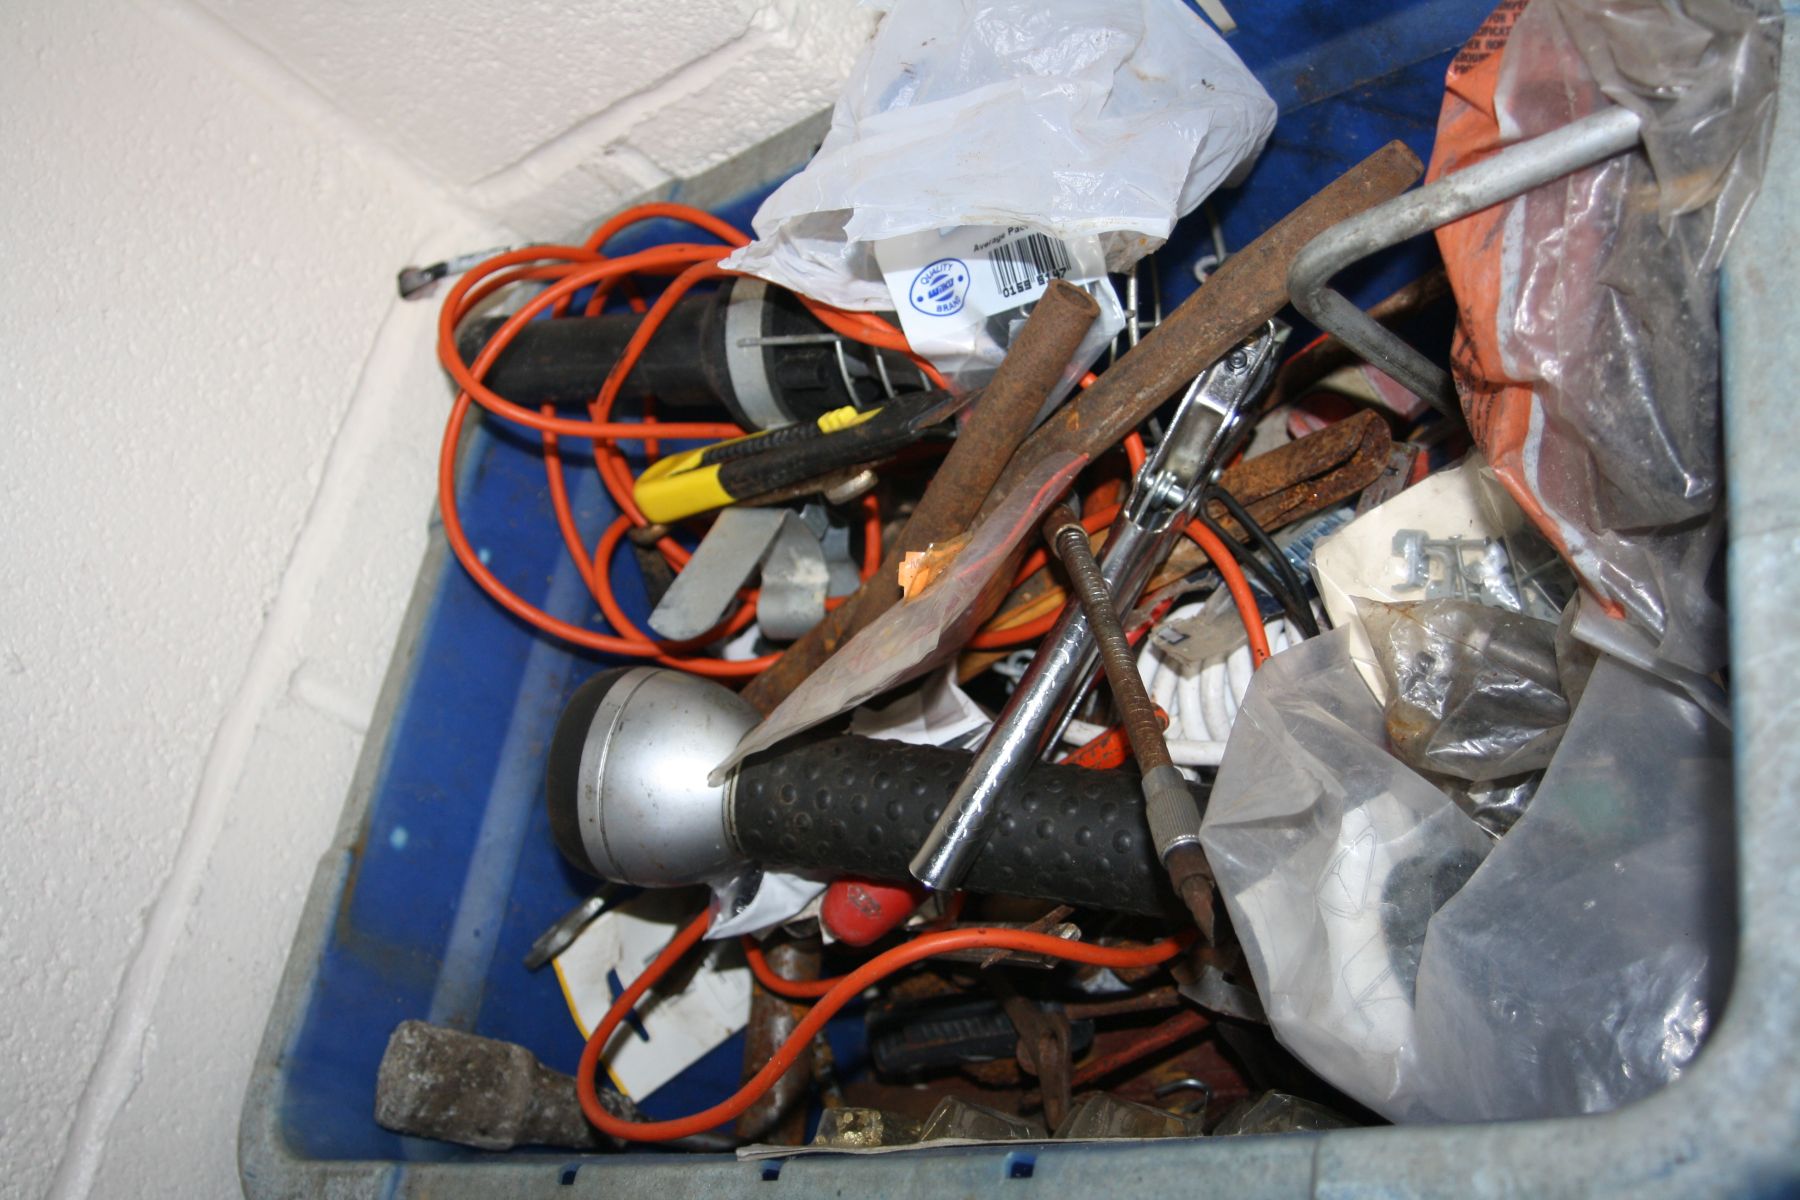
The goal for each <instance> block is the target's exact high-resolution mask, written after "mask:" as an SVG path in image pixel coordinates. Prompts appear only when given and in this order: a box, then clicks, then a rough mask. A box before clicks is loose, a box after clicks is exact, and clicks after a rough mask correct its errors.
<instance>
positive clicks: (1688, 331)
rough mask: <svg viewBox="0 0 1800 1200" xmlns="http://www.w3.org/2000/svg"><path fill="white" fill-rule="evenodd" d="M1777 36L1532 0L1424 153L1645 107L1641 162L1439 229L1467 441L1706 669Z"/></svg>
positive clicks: (1625, 2) (1629, 9) (1718, 626)
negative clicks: (1725, 406)
mask: <svg viewBox="0 0 1800 1200" xmlns="http://www.w3.org/2000/svg"><path fill="white" fill-rule="evenodd" d="M1514 11H1517V10H1516V9H1514V8H1512V7H1511V6H1502V8H1501V9H1500V10H1497V11H1496V14H1495V16H1494V17H1492V18H1490V25H1495V24H1496V23H1498V25H1499V27H1500V28H1501V30H1502V31H1503V27H1504V20H1505V14H1507V13H1509V12H1514ZM1780 28H1781V16H1780V10H1779V7H1778V6H1776V5H1775V4H1774V2H1773V0H1751V2H1749V3H1743V2H1739V0H1536V2H1535V3H1533V4H1531V5H1530V6H1529V7H1526V8H1525V10H1524V12H1523V14H1522V15H1519V16H1518V18H1517V21H1516V24H1514V25H1513V27H1512V30H1511V33H1510V36H1509V38H1508V40H1507V43H1506V48H1505V50H1504V52H1503V54H1502V56H1501V59H1500V61H1499V64H1498V70H1497V73H1496V72H1495V71H1494V70H1493V68H1492V67H1491V66H1490V64H1489V63H1487V62H1485V61H1483V59H1484V58H1485V56H1486V55H1487V54H1488V53H1489V52H1490V51H1491V49H1492V39H1491V38H1483V37H1481V36H1478V37H1477V39H1476V40H1475V41H1472V42H1471V43H1470V44H1469V47H1468V48H1466V49H1465V50H1464V52H1463V54H1462V55H1459V56H1458V58H1457V60H1456V63H1455V64H1454V65H1453V67H1452V71H1451V78H1450V81H1449V85H1448V87H1449V93H1448V94H1447V95H1446V98H1445V104H1444V111H1443V114H1442V117H1441V119H1440V123H1439V128H1438V144H1437V147H1436V150H1435V151H1434V153H1433V158H1432V164H1431V177H1432V178H1436V177H1438V176H1440V175H1442V174H1444V173H1445V172H1447V171H1450V170H1455V169H1457V168H1459V167H1462V166H1465V165H1468V164H1469V163H1471V162H1473V161H1476V160H1477V159H1479V158H1481V157H1484V156H1485V155H1486V154H1487V153H1489V152H1491V151H1492V150H1493V149H1494V148H1495V147H1496V145H1497V143H1498V141H1499V139H1500V138H1501V137H1502V136H1503V137H1504V139H1505V140H1506V141H1508V142H1510V141H1514V140H1519V139H1523V138H1529V137H1533V136H1536V135H1538V134H1541V133H1545V132H1549V131H1551V130H1554V129H1557V128H1560V127H1562V126H1563V125H1566V124H1568V123H1569V122H1570V121H1573V120H1575V119H1577V118H1579V117H1582V116H1585V115H1587V114H1589V113H1591V112H1594V111H1596V110H1597V109H1599V108H1601V107H1603V106H1605V105H1606V104H1607V102H1608V101H1611V102H1614V103H1618V104H1622V105H1625V106H1627V107H1630V108H1632V109H1634V110H1635V111H1637V112H1638V113H1639V114H1640V115H1641V116H1642V117H1643V118H1644V120H1645V125H1644V143H1645V149H1644V150H1643V151H1641V152H1633V153H1629V154H1624V155H1620V156H1618V157H1616V158H1614V159H1611V160H1609V161H1608V162H1606V163H1603V164H1600V165H1598V166H1596V167H1593V168H1589V169H1587V170H1584V171H1578V172H1576V173H1574V174H1572V175H1569V176H1567V177H1565V178H1563V179H1560V180H1555V181H1552V182H1550V183H1548V184H1545V185H1543V186H1542V187H1539V188H1537V189H1535V190H1533V191H1531V192H1529V193H1527V194H1525V195H1524V196H1521V197H1519V198H1517V199H1515V200H1512V201H1509V202H1507V203H1506V204H1504V205H1500V206H1496V208H1494V209H1491V210H1487V211H1486V212H1484V213H1480V214H1476V215H1475V216H1472V217H1469V218H1466V219H1465V220H1463V221H1458V222H1455V223H1452V224H1451V225H1448V226H1446V227H1444V228H1443V229H1442V230H1440V231H1439V232H1438V241H1439V246H1440V248H1441V249H1442V250H1443V253H1444V259H1445V263H1446V265H1447V267H1448V269H1449V273H1450V278H1451V283H1452V285H1453V287H1454V288H1455V289H1456V292H1457V298H1458V303H1459V305H1460V306H1461V308H1462V311H1463V320H1462V322H1461V324H1460V327H1459V331H1458V339H1457V347H1456V353H1455V360H1456V368H1457V370H1456V375H1457V382H1458V386H1459V390H1460V391H1461V394H1462V399H1463V407H1464V410H1465V412H1466V413H1467V414H1468V416H1469V421H1470V425H1471V428H1472V429H1473V430H1474V432H1475V435H1476V440H1477V441H1478V443H1479V444H1480V445H1481V447H1482V449H1483V450H1484V451H1485V452H1486V454H1487V456H1488V458H1489V460H1490V461H1491V462H1492V463H1493V465H1494V468H1495V470H1496V472H1497V473H1498V475H1499V477H1500V479H1501V480H1502V482H1504V484H1505V485H1506V487H1507V489H1508V490H1509V491H1510V492H1511V493H1512V494H1513V496H1514V498H1515V499H1517V500H1518V502H1519V504H1520V505H1521V507H1523V508H1524V509H1525V510H1526V511H1527V513H1529V514H1530V515H1531V516H1532V519H1533V520H1534V521H1535V522H1536V523H1537V524H1538V526H1539V527H1540V528H1541V529H1542V530H1543V531H1544V533H1545V535H1546V536H1548V537H1549V538H1550V539H1551V541H1552V542H1554V543H1555V544H1556V546H1557V547H1558V548H1559V550H1561V552H1562V553H1563V555H1564V557H1565V558H1566V559H1567V560H1568V561H1569V563H1570V565H1571V566H1572V567H1573V568H1574V569H1575V571H1576V572H1577V573H1578V574H1579V575H1580V576H1581V578H1582V580H1583V582H1584V583H1585V584H1586V586H1587V587H1588V588H1589V589H1591V590H1592V591H1593V593H1594V594H1595V595H1597V596H1598V597H1599V598H1600V599H1601V600H1602V601H1603V602H1605V604H1606V605H1607V606H1608V608H1609V609H1610V610H1611V612H1612V615H1614V616H1622V617H1623V618H1624V619H1626V620H1627V621H1629V622H1631V623H1632V624H1633V625H1635V626H1636V627H1638V628H1639V629H1641V630H1642V631H1643V632H1644V635H1645V636H1646V638H1647V640H1648V641H1649V642H1650V643H1651V644H1652V645H1653V646H1654V648H1655V651H1654V657H1656V658H1660V659H1663V660H1666V661H1668V662H1670V663H1672V664H1675V665H1676V666H1678V667H1680V668H1683V669H1686V670H1688V671H1694V672H1700V673H1705V672H1709V671H1712V670H1715V669H1716V668H1717V667H1719V666H1720V665H1721V664H1722V663H1723V662H1724V660H1725V650H1726V648H1725V627H1724V614H1723V607H1722V590H1723V588H1722V581H1721V576H1720V563H1719V561H1718V560H1719V559H1720V551H1721V549H1722V548H1723V545H1724V538H1723V519H1724V514H1723V507H1722V505H1721V503H1720V501H1721V496H1722V488H1723V477H1722V464H1721V461H1720V425H1719V421H1720V415H1719V414H1720V404H1719V336H1718V322H1717V313H1716V296H1717V278H1716V273H1717V269H1718V266H1719V264H1720V262H1721V261H1722V260H1723V257H1724V254H1725V250H1726V247H1727V244H1728V242H1729V240H1730V235H1731V233H1732V231H1733V229H1734V228H1735V227H1736V225H1737V223H1738V221H1739V220H1740V219H1741V217H1742V215H1743V213H1744V211H1745V209H1746V208H1747V207H1748V205H1749V203H1750V201H1751V200H1752V198H1753V197H1754V196H1755V194H1756V191H1757V187H1758V185H1759V182H1760V180H1761V177H1762V169H1763V162H1764V159H1765V158H1766V155H1767V150H1768V144H1769V138H1770V133H1771V128H1772V119H1773V113H1774V104H1775V97H1774V83H1775V79H1776V76H1777V71H1778V67H1779V55H1780ZM1459 72H1460V73H1459ZM1490 105H1491V109H1492V112H1491V113H1490V112H1489V111H1488V109H1489V106H1490ZM1772 199H1773V200H1775V201H1777V202H1782V201H1786V200H1787V199H1788V198H1786V197H1773V198H1772Z"/></svg>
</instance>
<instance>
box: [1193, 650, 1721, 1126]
mask: <svg viewBox="0 0 1800 1200" xmlns="http://www.w3.org/2000/svg"><path fill="white" fill-rule="evenodd" d="M1384 742H1385V728H1384V717H1383V713H1382V708H1381V705H1380V704H1379V703H1377V702H1376V700H1375V698H1374V696H1373V694H1372V693H1371V692H1370V691H1369V689H1368V687H1367V685H1366V684H1365V683H1364V682H1363V681H1362V678H1361V676H1360V675H1359V674H1358V673H1357V671H1356V668H1355V666H1354V665H1353V663H1352V661H1351V659H1350V656H1349V639H1348V633H1347V631H1345V630H1338V631H1335V632H1333V633H1330V634H1327V635H1325V636H1323V637H1320V638H1316V639H1313V640H1311V641H1308V642H1305V643H1303V644H1302V645H1300V646H1298V647H1295V648H1293V649H1290V650H1288V651H1286V652H1284V653H1282V654H1280V655H1278V656H1276V657H1275V658H1273V659H1271V660H1269V662H1268V663H1267V664H1265V665H1264V667H1263V668H1262V669H1261V670H1259V671H1258V672H1257V675H1256V678H1255V680H1254V682H1253V683H1252V685H1251V688H1250V692H1249V694H1248V695H1247V696H1246V698H1245V702H1244V707H1243V709H1242V710H1241V711H1240V713H1239V717H1238V720H1237V723H1236V725H1235V726H1234V727H1233V729H1232V735H1231V741H1230V744H1229V745H1228V747H1227V749H1226V754H1225V761H1224V763H1223V764H1222V765H1221V767H1220V769H1219V775H1218V779H1217V782H1216V783H1215V785H1214V787H1213V791H1212V797H1211V800H1210V803H1209V805H1208V808H1207V813H1206V818H1205V821H1204V823H1203V825H1202V828H1201V840H1202V842H1203V844H1204V845H1205V848H1206V851H1207V855H1208V857H1209V859H1210V860H1211V863H1212V867H1213V870H1214V872H1215V874H1216V875H1217V877H1218V880H1219V886H1220V890H1221V892H1222V894H1223V895H1224V898H1225V903H1226V907H1227V909H1228V910H1229V912H1230V914H1231V918H1232V923H1233V925H1234V927H1235V929H1236V931H1237V934H1238V936H1239V938H1240V939H1241V940H1242V942H1243V946H1244V952H1245V956H1246V959H1247V961H1248V963H1249V966H1250V970H1251V974H1252V976H1253V978H1254V980H1255V982H1256V988H1257V991H1258V993H1259V995H1260V996H1261V998H1262V1001H1263V1004H1264V1007H1265V1008H1266V1009H1267V1011H1268V1015H1269V1020H1270V1024H1271V1026H1272V1028H1273V1029H1274V1031H1275V1034H1276V1036H1277V1037H1278V1038H1279V1039H1280V1040H1281V1042H1282V1043H1283V1044H1284V1045H1285V1046H1287V1048H1288V1049H1289V1050H1291V1051H1293V1052H1294V1053H1295V1054H1296V1055H1297V1056H1298V1057H1299V1058H1300V1059H1301V1060H1302V1061H1303V1062H1305V1063H1306V1064H1307V1065H1308V1066H1309V1067H1311V1068H1312V1069H1313V1070H1314V1071H1316V1072H1318V1073H1319V1074H1320V1075H1321V1076H1322V1077H1324V1078H1325V1079H1326V1080H1328V1081H1330V1082H1331V1083H1332V1084H1333V1085H1335V1086H1336V1087H1338V1088H1340V1089H1341V1090H1343V1091H1344V1092H1345V1093H1346V1094H1348V1095H1350V1096H1351V1097H1353V1098H1354V1099H1356V1100H1358V1101H1359V1102H1361V1103H1363V1104H1365V1105H1367V1106H1368V1107H1370V1108H1372V1109H1374V1110H1375V1111H1376V1112H1379V1113H1381V1114H1382V1115H1383V1116H1385V1117H1387V1118H1389V1119H1391V1120H1395V1121H1448V1120H1469V1121H1477V1120H1501V1119H1509V1118H1521V1117H1534V1116H1556V1115H1567V1114H1573V1113H1583V1112H1597V1111H1603V1110H1606V1109H1609V1108H1612V1107H1615V1106H1617V1105H1619V1104H1623V1103H1625V1102H1627V1101H1629V1100H1632V1099H1635V1098H1637V1097H1639V1096H1642V1095H1644V1094H1646V1093H1648V1092H1650V1091H1653V1090H1654V1089H1656V1088H1657V1087H1660V1086H1662V1085H1663V1084H1665V1083H1667V1082H1668V1081H1669V1080H1671V1079H1673V1078H1674V1077H1676V1076H1677V1075H1679V1074H1680V1072H1681V1070H1682V1069H1683V1068H1684V1067H1685V1065H1686V1064H1687V1063H1688V1062H1689V1061H1690V1060H1691V1059H1692V1057H1693V1055H1694V1053H1695V1052H1696V1051H1697V1049H1698V1047H1699V1045H1700V1043H1701V1041H1702V1039H1703V1038H1704V1036H1705V1034H1706V1032H1707V1030H1708V1029H1709V1028H1710V1026H1711V1024H1712V1022H1713V1020H1714V1019H1715V1017H1716V1014H1717V1013H1718V1011H1719V1006H1720V1004H1721V1003H1722V1001H1723V998H1724V988H1725V986H1726V984H1727V982H1728V981H1729V978H1730V971H1731V957H1732V953H1733V945H1734V941H1735V927H1734V925H1733V911H1734V910H1733V901H1732V896H1733V890H1732V880H1733V867H1732V858H1731V819H1730V818H1731V763H1730V738H1729V735H1728V733H1727V731H1726V730H1725V729H1724V728H1723V727H1722V726H1720V725H1719V724H1718V723H1717V722H1716V721H1714V720H1713V719H1712V718H1710V717H1709V716H1707V715H1706V713H1705V712H1704V711H1703V710H1702V709H1700V708H1699V707H1697V706H1696V705H1695V704H1694V703H1693V702H1692V700H1691V699H1689V697H1688V696H1687V694H1686V693H1685V692H1684V691H1683V690H1682V689H1681V688H1679V687H1677V686H1675V685H1673V684H1671V683H1669V682H1668V681H1667V680H1663V679H1661V678H1659V677H1657V676H1654V675H1650V674H1646V673H1644V672H1641V671H1639V670H1637V669H1636V668H1634V667H1630V666H1627V665H1625V664H1623V663H1620V662H1618V661H1616V660H1612V659H1605V658H1603V659H1602V660H1601V661H1600V663H1599V664H1598V665H1597V666H1596V667H1595V668H1594V670H1593V673H1592V675H1591V677H1590V678H1589V680H1588V682H1587V685H1586V688H1585V690H1584V691H1583V694H1582V699H1581V702H1580V704H1579V705H1578V706H1577V708H1576V710H1575V713H1574V716H1573V718H1572V719H1571V721H1570V724H1569V727H1568V730H1567V731H1566V732H1565V734H1564V736H1563V739H1562V744H1561V745H1560V747H1559V748H1558V749H1557V752H1556V754H1555V756H1554V758H1553V759H1552V760H1551V763H1550V766H1549V768H1548V769H1547V771H1546V772H1545V774H1544V777H1543V780H1542V782H1541V784H1540V785H1539V786H1538V789H1537V793H1536V796H1535V798H1534V799H1533V800H1532V802H1531V805H1530V807H1529V808H1528V809H1526V811H1525V813H1524V815H1523V816H1522V817H1520V818H1519V820H1518V822H1517V824H1516V825H1515V826H1514V827H1513V829H1512V831H1511V832H1510V833H1508V834H1507V835H1506V836H1505V837H1503V838H1501V839H1500V840H1499V841H1498V842H1494V841H1491V840H1490V839H1489V838H1488V837H1487V836H1486V835H1485V834H1484V833H1483V832H1482V831H1481V829H1480V828H1479V827H1478V826H1477V825H1476V823H1475V822H1474V821H1473V820H1472V819H1471V818H1470V817H1468V816H1467V815H1465V814H1464V813H1463V812H1462V811H1461V810H1459V809H1458V807H1457V806H1456V805H1455V804H1454V803H1453V802H1452V801H1451V800H1450V799H1449V798H1448V797H1446V796H1445V795H1444V794H1443V793H1442V792H1440V791H1439V790H1438V789H1436V788H1433V787H1432V786H1431V785H1430V784H1429V783H1427V782H1426V781H1425V780H1424V779H1423V778H1421V777H1420V776H1419V775H1417V774H1416V773H1414V772H1413V771H1411V770H1410V769H1408V768H1407V767H1406V766H1405V765H1404V764H1402V763H1401V762H1399V760H1397V759H1395V758H1394V757H1392V756H1391V755H1390V754H1388V753H1387V751H1386V750H1385V749H1384Z"/></svg>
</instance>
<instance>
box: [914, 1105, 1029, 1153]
mask: <svg viewBox="0 0 1800 1200" xmlns="http://www.w3.org/2000/svg"><path fill="white" fill-rule="evenodd" d="M1048 1136H1049V1130H1047V1129H1045V1128H1044V1125H1043V1122H1041V1121H1039V1120H1037V1119H1036V1118H1034V1117H1021V1116H1015V1115H1014V1114H1012V1113H1005V1112H1001V1111H1000V1110H999V1109H997V1108H989V1107H988V1106H987V1105H985V1104H977V1103H976V1102H975V1101H973V1100H967V1099H964V1098H963V1097H961V1096H945V1097H944V1098H943V1099H942V1100H940V1101H938V1105H937V1107H936V1108H934V1109H932V1110H931V1115H930V1116H929V1117H927V1118H926V1119H925V1127H924V1128H923V1129H921V1130H920V1131H919V1140H920V1141H921V1142H932V1141H936V1140H938V1139H939V1138H961V1139H966V1140H970V1141H978V1142H1014V1141H1041V1140H1042V1139H1044V1138H1046V1137H1048Z"/></svg>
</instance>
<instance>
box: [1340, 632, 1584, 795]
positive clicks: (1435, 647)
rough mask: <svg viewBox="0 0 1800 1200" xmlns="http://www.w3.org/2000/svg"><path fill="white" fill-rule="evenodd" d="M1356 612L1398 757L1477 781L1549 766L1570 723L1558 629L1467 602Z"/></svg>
mask: <svg viewBox="0 0 1800 1200" xmlns="http://www.w3.org/2000/svg"><path fill="white" fill-rule="evenodd" d="M1356 611H1357V615H1358V616H1360V617H1361V618H1362V623H1363V628H1364V629H1366V630H1368V633H1369V641H1370V644H1372V645H1373V646H1374V648H1375V658H1376V660H1377V661H1378V662H1379V663H1380V664H1381V670H1382V674H1383V675H1385V676H1386V678H1387V706H1386V709H1385V715H1386V723H1387V737H1388V746H1389V749H1391V750H1392V751H1393V753H1394V756H1395V757H1396V758H1398V759H1400V761H1402V762H1404V763H1406V764H1407V765H1408V766H1410V767H1412V768H1413V769H1414V770H1415V771H1421V772H1426V773H1433V774H1438V775H1449V776H1452V777H1454V778H1456V779H1465V780H1469V781H1471V782H1475V783H1489V782H1493V781H1495V780H1498V779H1504V778H1506V777H1507V776H1512V775H1522V774H1525V773H1527V772H1531V771H1540V770H1542V769H1543V768H1544V767H1547V766H1549V765H1550V756H1551V755H1552V754H1555V753H1556V747H1557V744H1558V743H1559V742H1561V741H1562V735H1563V729H1564V728H1565V727H1566V726H1567V725H1568V723H1569V702H1568V700H1567V699H1565V698H1564V695H1563V691H1562V682H1561V673H1560V670H1559V668H1558V665H1557V659H1556V648H1557V647H1556V630H1557V627H1556V626H1555V625H1553V624H1551V623H1550V622H1548V621H1540V620H1538V619H1537V618H1535V617H1527V616H1523V615H1521V614H1518V613H1510V612H1506V611H1504V610H1502V609H1497V608H1489V607H1488V606H1486V605H1483V604H1476V603H1474V602H1473V601H1469V600H1423V601H1419V602H1417V603H1412V604H1383V603H1381V602H1380V601H1378V600H1360V599H1359V600H1358V601H1357V603H1356Z"/></svg>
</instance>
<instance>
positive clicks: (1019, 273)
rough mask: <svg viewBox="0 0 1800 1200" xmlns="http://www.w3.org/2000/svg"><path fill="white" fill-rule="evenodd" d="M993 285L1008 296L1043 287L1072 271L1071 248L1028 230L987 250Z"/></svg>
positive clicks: (1003, 294)
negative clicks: (1026, 232) (1023, 234)
mask: <svg viewBox="0 0 1800 1200" xmlns="http://www.w3.org/2000/svg"><path fill="white" fill-rule="evenodd" d="M988 263H989V265H990V266H992V267H993V269H994V286H995V287H996V288H998V289H1000V294H1001V295H1002V296H1005V297H1007V298H1009V299H1010V298H1011V297H1013V296H1017V295H1020V294H1021V293H1024V292H1029V291H1031V290H1033V289H1034V288H1041V287H1043V286H1044V285H1045V284H1047V283H1049V282H1050V281H1051V280H1052V279H1061V278H1062V277H1063V276H1065V275H1067V274H1068V273H1069V249H1068V247H1067V246H1064V245H1063V244H1062V243H1061V242H1059V241H1057V240H1056V239H1055V238H1053V237H1050V236H1048V235H1046V234H1042V233H1028V234H1026V235H1025V236H1024V237H1022V238H1020V239H1019V240H1018V241H1016V242H1007V243H1006V244H1005V245H1003V246H995V247H994V248H993V249H991V250H989V251H988Z"/></svg>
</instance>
